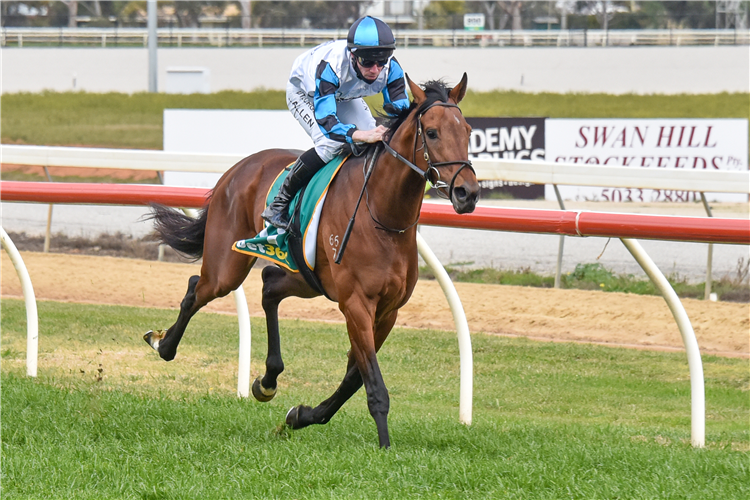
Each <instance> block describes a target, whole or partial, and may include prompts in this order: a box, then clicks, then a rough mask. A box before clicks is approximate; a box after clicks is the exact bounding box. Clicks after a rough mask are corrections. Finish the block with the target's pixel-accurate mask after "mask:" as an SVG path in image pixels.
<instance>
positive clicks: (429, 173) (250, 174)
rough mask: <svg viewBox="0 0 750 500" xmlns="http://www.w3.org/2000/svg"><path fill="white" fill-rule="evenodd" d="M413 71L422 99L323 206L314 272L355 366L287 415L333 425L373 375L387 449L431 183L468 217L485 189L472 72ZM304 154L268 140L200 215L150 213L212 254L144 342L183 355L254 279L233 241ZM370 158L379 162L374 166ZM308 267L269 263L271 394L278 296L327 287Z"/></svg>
mask: <svg viewBox="0 0 750 500" xmlns="http://www.w3.org/2000/svg"><path fill="white" fill-rule="evenodd" d="M406 80H407V83H408V85H409V88H410V89H411V94H412V96H413V100H412V102H411V104H410V106H409V108H407V109H405V110H403V111H402V112H401V113H399V114H398V115H397V116H396V117H395V118H392V119H391V121H390V122H388V123H387V126H388V132H387V133H386V134H385V137H384V140H383V142H382V143H378V144H376V145H370V147H369V149H371V150H372V149H378V148H379V147H381V146H382V147H384V148H385V149H386V152H383V154H380V155H375V156H374V155H373V154H370V153H368V154H367V155H363V156H360V157H353V156H350V158H349V159H348V160H347V161H346V162H345V163H344V165H343V166H342V167H341V169H340V171H339V173H338V175H337V176H336V177H335V178H334V180H333V182H332V184H331V185H330V187H329V190H328V195H327V198H326V202H325V205H324V206H323V209H322V212H321V220H320V223H319V232H318V234H319V237H318V239H317V256H316V261H315V266H314V269H315V274H316V275H317V277H318V279H319V284H320V285H322V292H323V293H325V295H326V296H327V297H328V298H329V299H330V300H333V301H335V302H337V303H338V305H339V309H340V310H341V312H342V313H343V315H344V318H345V320H346V328H347V331H348V335H349V341H350V345H351V348H350V350H349V353H348V359H347V368H346V375H345V376H344V379H343V380H342V382H341V384H340V385H339V387H338V389H336V391H335V392H334V394H333V395H332V396H331V397H329V398H328V399H326V400H325V401H323V402H322V403H320V404H319V405H318V406H317V407H315V408H312V407H309V406H302V405H300V406H295V407H293V408H291V409H290V410H289V411H288V413H287V415H286V418H285V423H286V425H287V426H289V427H291V428H292V429H300V428H303V427H307V426H309V425H311V424H325V423H327V422H328V421H329V420H330V419H331V417H333V415H334V414H335V413H336V412H337V411H338V410H339V408H341V406H342V405H343V404H344V403H345V402H346V401H347V400H348V399H349V398H350V397H351V396H352V395H353V394H354V393H355V392H356V391H357V390H359V388H360V387H361V386H362V385H363V384H364V386H365V391H366V393H367V406H368V409H369V411H370V414H371V416H372V418H373V419H374V420H375V424H376V427H377V434H378V440H379V444H380V446H381V447H384V448H387V447H389V446H390V437H389V433H388V421H387V417H388V411H389V396H388V390H387V389H386V386H385V384H384V382H383V377H382V375H381V371H380V368H379V366H378V360H377V352H378V350H379V349H380V348H381V346H382V345H383V343H384V342H385V340H386V338H387V337H388V334H389V333H390V332H391V329H392V328H393V326H394V324H395V323H396V318H397V316H398V311H399V309H400V308H401V307H403V306H404V305H405V304H406V303H407V301H408V300H409V298H410V296H411V294H412V291H413V290H414V286H415V285H416V283H417V276H418V253H417V222H418V220H419V214H420V209H421V206H422V200H423V198H424V192H425V185H426V184H425V183H426V182H427V181H429V182H430V183H431V184H432V185H433V187H435V188H436V189H437V190H438V193H439V194H441V195H442V196H443V197H445V198H448V199H449V200H450V201H451V203H452V205H453V209H454V210H455V212H456V213H459V214H462V213H470V212H472V211H473V210H474V208H475V206H476V203H477V200H478V197H479V190H480V188H479V184H478V182H477V179H476V174H475V172H474V169H473V168H472V167H471V162H470V161H469V159H468V150H469V136H470V133H471V127H470V126H469V125H468V124H467V123H466V120H465V119H464V117H463V115H462V114H461V111H460V109H459V107H458V104H459V102H460V101H461V100H462V99H463V97H464V96H465V94H466V88H467V76H466V73H464V75H463V78H462V79H461V81H460V83H459V84H458V85H456V86H455V87H453V88H449V87H448V86H447V85H446V84H445V83H444V82H443V81H442V80H440V81H430V82H427V83H425V84H423V87H421V86H419V85H416V84H415V83H413V82H412V81H411V80H410V79H409V77H408V75H407V76H406ZM298 154H299V153H298V152H292V151H288V150H281V149H270V150H265V151H261V152H259V153H256V154H253V155H251V156H249V157H247V158H245V159H243V160H240V161H239V162H238V163H237V164H236V165H234V166H233V167H232V168H231V169H230V170H228V171H227V172H226V173H225V174H224V175H223V176H222V177H221V178H220V179H219V181H218V182H217V184H216V186H215V188H214V189H213V190H212V192H211V194H210V197H209V198H208V203H207V205H206V206H205V207H204V208H203V209H202V210H201V212H200V214H199V216H198V217H197V218H195V219H192V218H190V217H188V216H186V215H184V214H182V213H181V212H179V211H177V210H174V209H171V208H167V207H164V206H161V205H156V204H154V205H152V211H151V214H150V215H149V217H150V218H151V219H153V220H154V226H155V235H156V237H157V239H160V240H161V241H162V242H163V243H165V244H167V245H169V246H171V247H172V248H174V249H175V250H177V251H178V252H179V253H182V254H184V255H187V256H190V257H193V258H194V259H195V260H198V259H200V258H201V257H202V258H203V262H202V265H201V271H200V276H192V277H190V278H189V280H188V289H187V293H186V294H185V297H184V298H183V300H182V302H181V304H180V312H179V315H178V317H177V321H176V322H175V323H174V325H172V326H171V327H170V328H169V329H167V330H166V331H163V330H159V331H149V332H147V333H146V334H145V335H144V340H145V341H146V342H147V343H148V344H149V345H150V346H151V347H153V348H154V349H155V350H156V351H157V352H158V353H159V356H161V358H163V359H164V360H166V361H170V360H172V359H174V357H175V354H176V352H177V346H178V344H179V343H180V340H181V339H182V336H183V334H184V333H185V329H186V327H187V325H188V322H189V321H190V319H191V318H192V316H193V315H194V314H195V313H196V312H197V311H198V310H199V309H200V308H201V307H203V306H204V305H206V304H207V303H208V302H210V301H212V300H214V299H215V298H217V297H223V296H225V295H227V294H228V293H229V292H231V291H233V290H235V289H236V288H238V287H239V286H240V285H241V284H242V282H243V281H244V280H245V278H246V277H247V275H248V273H249V272H250V268H252V267H253V264H255V262H256V258H255V257H252V256H249V255H245V254H242V253H238V252H235V251H232V250H231V248H232V245H233V243H234V242H235V241H238V240H241V239H246V238H250V237H252V236H254V235H256V234H258V233H259V232H260V231H261V230H262V229H263V228H264V221H263V220H262V219H261V216H260V214H261V212H262V211H263V209H264V208H265V201H266V194H267V193H268V191H269V188H270V186H271V184H272V183H273V182H274V180H275V179H276V177H277V176H278V174H279V173H280V172H281V171H282V169H284V168H285V167H287V166H288V165H289V164H290V163H292V162H293V161H294V160H295V159H296V158H297V155H298ZM408 157H410V158H411V160H409V159H407V158H408ZM368 158H369V160H370V170H369V171H366V167H367V163H366V159H368ZM369 174H372V175H371V176H370V175H369ZM444 178H445V179H450V182H446V181H443V180H442V179H444ZM366 179H367V181H368V182H367V183H366V184H365V180H366ZM365 186H366V187H365ZM363 193H364V194H365V195H366V198H365V200H366V203H365V205H364V206H363V207H362V210H359V211H357V212H356V215H355V216H354V217H352V218H351V221H353V226H352V227H351V237H350V239H349V243H348V246H347V251H346V258H343V259H341V262H340V264H337V263H335V261H336V258H337V257H339V258H341V257H342V256H341V255H339V254H340V252H341V251H342V248H341V246H340V242H341V239H342V238H340V237H341V236H342V235H344V234H345V231H346V229H347V226H348V222H350V214H352V213H353V212H354V208H355V205H356V206H357V207H359V201H361V199H362V194H363ZM358 196H359V200H358ZM329 235H333V237H332V238H329V237H328V236H329ZM300 274H301V273H293V272H290V271H289V270H286V269H283V268H281V267H279V266H266V267H264V268H263V270H262V273H261V276H262V281H263V289H262V306H263V311H264V312H265V316H266V323H267V330H268V353H267V356H266V362H265V373H264V374H263V375H262V376H260V377H258V378H257V379H256V380H255V381H254V383H253V386H252V393H253V396H254V397H255V398H256V399H257V400H259V401H262V402H266V401H270V400H271V399H272V398H273V397H274V396H275V394H276V388H277V378H278V376H279V375H280V374H281V372H283V371H284V363H283V360H282V357H281V349H280V340H279V323H278V306H279V303H280V302H281V301H282V300H284V299H285V298H287V297H291V296H296V297H301V298H312V297H316V296H319V295H321V290H320V289H316V288H315V287H313V286H312V285H311V284H308V282H307V281H306V280H305V279H304V278H303V277H301V276H300Z"/></svg>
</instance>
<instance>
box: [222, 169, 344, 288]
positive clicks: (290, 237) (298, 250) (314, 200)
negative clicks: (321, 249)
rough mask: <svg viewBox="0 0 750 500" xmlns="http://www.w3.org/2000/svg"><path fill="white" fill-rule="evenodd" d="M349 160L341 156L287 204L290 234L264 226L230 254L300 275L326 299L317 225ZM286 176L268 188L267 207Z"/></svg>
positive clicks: (276, 180) (279, 177)
mask: <svg viewBox="0 0 750 500" xmlns="http://www.w3.org/2000/svg"><path fill="white" fill-rule="evenodd" d="M348 156H349V155H340V156H337V157H336V158H334V159H333V160H331V161H330V162H329V163H328V164H326V165H325V166H324V167H323V168H322V169H320V170H319V171H318V172H317V173H316V174H315V175H314V176H313V178H312V179H311V180H310V182H309V183H308V184H307V186H305V187H304V188H303V189H301V190H300V191H299V192H298V193H297V194H296V195H295V196H294V199H292V202H291V203H290V204H289V211H290V215H291V225H290V228H289V231H284V230H278V229H277V228H276V227H274V226H269V225H268V224H266V227H264V228H263V230H262V231H261V232H260V233H258V234H257V235H256V236H254V237H253V238H249V239H246V240H239V241H236V242H235V243H234V244H233V245H232V250H234V251H235V252H239V253H242V254H246V255H252V256H253V257H258V258H261V259H265V260H268V261H270V262H273V263H274V264H277V265H279V266H281V267H283V268H285V269H287V270H289V271H291V272H294V273H296V272H300V273H302V275H303V277H304V278H305V280H306V281H307V283H308V284H309V285H310V286H312V287H313V288H314V289H315V290H317V291H318V292H320V293H322V294H324V295H325V291H324V290H323V286H322V285H321V283H320V280H319V279H318V277H317V276H316V275H315V257H316V255H315V253H316V249H317V236H318V225H319V223H320V214H321V212H322V210H323V203H324V202H325V199H326V196H327V194H328V187H329V186H330V185H331V182H333V179H334V178H335V177H336V174H337V173H338V172H339V170H340V169H341V166H342V165H343V164H344V162H345V161H346V159H347V158H348ZM288 174H289V170H287V169H284V170H282V171H281V172H280V173H279V175H278V176H277V177H276V179H275V180H274V182H273V183H272V184H271V187H270V188H269V190H268V194H267V196H266V206H268V205H269V204H270V203H271V201H273V199H274V198H275V196H276V193H278V191H279V188H280V187H281V184H282V183H283V182H284V179H285V178H286V176H287V175H288Z"/></svg>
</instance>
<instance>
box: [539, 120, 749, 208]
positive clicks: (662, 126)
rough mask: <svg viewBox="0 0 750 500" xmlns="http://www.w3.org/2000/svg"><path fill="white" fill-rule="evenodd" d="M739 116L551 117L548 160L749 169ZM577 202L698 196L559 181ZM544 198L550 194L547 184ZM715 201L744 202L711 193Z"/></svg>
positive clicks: (739, 196)
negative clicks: (691, 117) (733, 117)
mask: <svg viewBox="0 0 750 500" xmlns="http://www.w3.org/2000/svg"><path fill="white" fill-rule="evenodd" d="M747 134H748V121H747V120H744V119H723V118H715V119H714V118H708V119H661V118H659V119H637V118H636V119H585V118H584V119H550V120H547V124H546V141H545V146H546V150H547V159H548V160H549V161H553V162H565V163H583V164H587V165H613V166H622V167H629V168H660V169H683V170H685V169H693V170H748V136H747ZM558 188H559V190H560V194H561V195H562V196H563V198H564V199H569V200H577V201H585V200H591V201H617V202H620V201H633V202H655V201H668V202H669V201H671V202H688V201H691V202H692V201H700V193H694V192H689V191H672V190H652V189H626V188H620V189H618V188H614V189H613V188H597V187H585V186H558ZM546 197H547V199H555V194H554V191H553V189H552V186H548V187H547V190H546ZM709 199H711V200H715V201H736V202H742V201H747V196H746V195H742V194H729V193H711V195H710V196H709Z"/></svg>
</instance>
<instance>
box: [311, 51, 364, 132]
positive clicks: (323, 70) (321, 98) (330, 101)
mask: <svg viewBox="0 0 750 500" xmlns="http://www.w3.org/2000/svg"><path fill="white" fill-rule="evenodd" d="M339 85H340V83H339V77H338V75H336V72H334V71H333V69H332V68H331V65H330V64H328V62H326V61H325V60H323V61H321V62H320V64H319V65H318V69H317V70H316V72H315V95H314V97H313V106H314V108H315V121H316V122H317V123H318V126H319V127H320V130H321V131H322V132H323V134H325V136H326V137H328V138H329V139H333V140H334V141H340V142H348V143H350V144H351V143H352V142H353V141H354V138H353V134H354V133H355V132H356V130H357V127H356V126H354V125H350V124H346V123H341V122H340V121H339V118H338V116H336V90H337V89H338V88H339Z"/></svg>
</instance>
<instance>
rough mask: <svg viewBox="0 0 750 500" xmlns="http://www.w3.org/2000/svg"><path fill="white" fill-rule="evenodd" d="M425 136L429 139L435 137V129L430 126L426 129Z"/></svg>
mask: <svg viewBox="0 0 750 500" xmlns="http://www.w3.org/2000/svg"><path fill="white" fill-rule="evenodd" d="M427 137H428V138H430V139H437V130H435V129H433V128H431V129H429V130H428V131H427Z"/></svg>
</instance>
